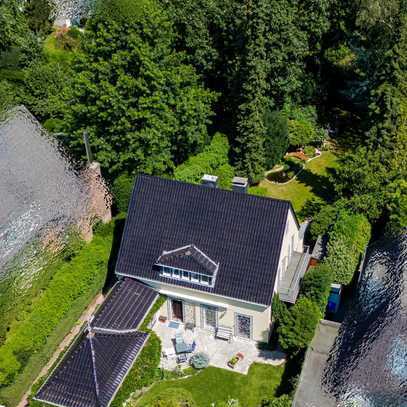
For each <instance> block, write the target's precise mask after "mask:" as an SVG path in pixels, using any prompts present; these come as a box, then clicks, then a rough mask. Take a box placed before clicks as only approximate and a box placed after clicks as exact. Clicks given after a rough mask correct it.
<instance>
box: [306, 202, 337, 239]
mask: <svg viewBox="0 0 407 407" xmlns="http://www.w3.org/2000/svg"><path fill="white" fill-rule="evenodd" d="M315 204H316V205H318V203H316V202H315ZM338 211H339V209H338V207H337V206H336V205H323V206H322V207H321V209H320V211H319V213H318V214H317V215H316V216H315V217H314V218H313V220H312V222H311V225H310V228H309V231H310V235H311V238H312V239H313V240H317V238H318V236H322V235H324V234H325V233H327V232H328V231H329V229H330V228H331V226H332V225H333V224H334V223H335V221H336V217H337V216H338Z"/></svg>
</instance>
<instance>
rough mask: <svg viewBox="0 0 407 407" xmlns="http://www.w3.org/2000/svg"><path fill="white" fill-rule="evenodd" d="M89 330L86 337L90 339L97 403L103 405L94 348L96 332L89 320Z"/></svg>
mask: <svg viewBox="0 0 407 407" xmlns="http://www.w3.org/2000/svg"><path fill="white" fill-rule="evenodd" d="M87 330H88V334H87V336H86V338H87V340H88V341H89V345H90V353H91V360H92V373H93V384H94V385H95V395H96V402H97V405H98V406H100V405H101V402H100V397H99V396H100V389H99V382H98V377H97V370H96V355H95V348H94V343H93V338H94V336H95V334H96V332H94V331H93V330H92V326H91V324H90V322H89V321H88V325H87Z"/></svg>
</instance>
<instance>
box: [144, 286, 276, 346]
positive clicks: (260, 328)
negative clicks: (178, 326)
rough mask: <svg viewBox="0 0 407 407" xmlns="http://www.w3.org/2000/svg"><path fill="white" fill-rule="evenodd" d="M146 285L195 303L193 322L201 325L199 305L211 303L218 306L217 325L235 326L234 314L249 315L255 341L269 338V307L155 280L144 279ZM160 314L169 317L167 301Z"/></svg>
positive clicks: (169, 295)
mask: <svg viewBox="0 0 407 407" xmlns="http://www.w3.org/2000/svg"><path fill="white" fill-rule="evenodd" d="M144 281H145V282H146V283H147V284H148V285H150V286H151V287H153V288H155V289H157V290H158V291H159V292H161V293H162V294H164V295H166V296H168V297H170V298H174V299H180V300H183V301H184V302H187V303H193V304H195V319H196V321H195V323H196V326H198V327H201V326H202V324H203V321H201V305H202V304H203V305H211V306H215V307H217V308H218V325H221V326H226V327H230V328H232V329H233V332H234V328H235V314H236V313H238V314H242V315H246V316H250V317H251V319H252V337H251V339H253V340H255V341H261V342H267V341H268V339H269V330H270V321H271V307H270V306H269V307H267V306H262V305H256V304H252V303H246V302H242V301H238V300H234V299H230V298H226V297H221V296H217V295H212V294H208V293H204V292H201V291H197V290H191V289H188V288H184V287H175V286H171V285H168V284H163V283H160V282H156V281H150V280H148V281H147V280H144ZM159 313H160V315H162V316H165V317H167V318H168V319H170V318H171V315H169V306H168V301H166V302H165V303H164V304H163V306H162V307H161V309H160V311H159Z"/></svg>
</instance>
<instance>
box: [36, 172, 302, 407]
mask: <svg viewBox="0 0 407 407" xmlns="http://www.w3.org/2000/svg"><path fill="white" fill-rule="evenodd" d="M216 181H217V180H216V177H213V176H205V177H204V178H203V181H202V185H192V184H187V183H183V182H178V181H172V180H168V179H163V178H158V177H151V176H145V175H142V176H138V177H137V179H136V182H135V185H134V189H133V194H132V198H131V201H130V205H129V210H128V217H127V220H126V225H125V228H124V232H123V237H122V242H121V246H120V251H119V254H118V259H117V263H116V274H117V276H118V278H119V281H118V282H117V283H116V285H115V286H114V287H113V288H112V290H111V291H110V293H109V295H108V296H107V298H106V300H105V301H104V303H103V304H102V305H101V307H100V308H99V309H98V310H97V312H96V314H95V315H94V316H93V317H92V318H91V320H90V321H89V323H88V324H87V325H86V326H85V327H84V328H83V329H82V331H81V333H80V335H79V336H78V338H77V339H76V341H75V342H74V343H73V344H72V345H71V347H70V348H69V350H68V351H67V352H66V354H65V355H64V357H63V358H62V359H61V361H60V362H59V364H58V365H57V366H56V367H55V368H54V370H53V371H52V372H51V374H50V375H49V377H48V379H47V380H46V381H45V382H44V384H43V385H42V386H41V388H40V389H39V391H38V392H37V394H36V395H35V399H36V400H38V401H41V402H46V403H48V404H51V405H54V406H60V407H108V406H109V405H110V403H111V401H112V400H113V399H114V396H115V394H116V393H117V391H118V390H119V388H120V385H121V383H122V382H123V380H124V379H125V377H126V375H127V374H128V372H129V370H130V369H131V367H132V366H133V364H134V363H135V361H136V359H137V356H138V354H139V353H140V351H141V349H142V348H143V346H144V344H145V342H146V340H147V339H148V334H147V333H145V332H143V331H141V330H140V326H141V324H142V323H143V321H144V320H145V318H146V315H149V311H150V309H151V308H152V306H153V305H154V303H155V301H156V300H157V298H158V294H159V293H160V294H162V295H163V296H164V297H165V299H166V300H165V302H164V303H163V305H162V306H161V308H160V309H159V310H158V312H156V313H155V316H154V317H153V320H152V321H151V322H150V323H151V325H150V326H153V325H154V324H155V322H156V321H157V319H159V320H161V321H163V322H164V324H168V327H170V325H171V324H173V325H176V327H177V328H176V329H178V327H180V326H184V327H188V328H192V329H194V328H195V327H196V328H199V329H198V331H200V332H201V331H204V332H205V334H206V333H209V335H210V336H212V335H215V336H216V337H217V338H219V339H228V340H229V341H230V340H233V339H234V338H236V339H238V340H244V341H268V339H269V335H270V331H271V327H272V312H271V303H272V299H273V296H274V295H275V294H277V293H278V294H279V296H280V298H281V299H282V300H283V301H286V302H290V303H294V302H295V301H296V298H297V295H298V291H299V283H300V280H301V278H302V276H303V275H304V273H305V271H306V268H307V266H308V263H309V260H310V254H309V253H308V250H307V249H306V248H305V247H304V245H303V235H304V230H303V227H300V225H299V224H298V221H297V219H296V217H295V213H294V211H293V208H292V206H291V204H290V202H288V201H282V200H276V199H271V198H264V197H257V196H253V195H249V194H247V193H246V188H247V181H246V180H245V179H242V178H237V179H234V182H233V190H232V191H226V190H222V189H219V188H217V184H216ZM171 329H172V327H171ZM239 343H241V342H240V341H239ZM228 346H229V344H228ZM175 348H176V346H175ZM176 350H177V349H176ZM184 351H187V352H192V348H191V350H186V349H185V350H184ZM164 353H165V352H164Z"/></svg>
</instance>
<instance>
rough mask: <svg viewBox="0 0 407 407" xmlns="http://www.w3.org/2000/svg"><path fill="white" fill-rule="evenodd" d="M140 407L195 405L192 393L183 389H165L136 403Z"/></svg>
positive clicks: (187, 406)
mask: <svg viewBox="0 0 407 407" xmlns="http://www.w3.org/2000/svg"><path fill="white" fill-rule="evenodd" d="M137 406H140V407H197V404H196V403H195V401H194V399H193V397H192V394H191V393H190V392H189V391H188V390H185V389H182V388H175V389H166V390H165V391H163V392H162V393H161V394H157V395H156V396H155V398H154V399H149V400H148V401H146V402H144V403H141V404H140V403H138V404H137Z"/></svg>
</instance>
